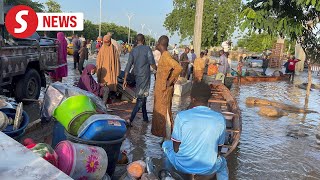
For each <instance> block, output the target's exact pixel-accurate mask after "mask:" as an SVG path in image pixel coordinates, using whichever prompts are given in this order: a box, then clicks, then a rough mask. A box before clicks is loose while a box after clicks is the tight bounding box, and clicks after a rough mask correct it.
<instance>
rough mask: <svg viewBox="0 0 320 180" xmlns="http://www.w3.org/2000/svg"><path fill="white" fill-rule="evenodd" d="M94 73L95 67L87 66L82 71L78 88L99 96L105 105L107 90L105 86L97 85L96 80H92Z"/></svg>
mask: <svg viewBox="0 0 320 180" xmlns="http://www.w3.org/2000/svg"><path fill="white" fill-rule="evenodd" d="M96 71H97V68H96V66H95V65H93V64H88V65H87V66H86V68H84V70H83V71H82V74H81V77H80V80H79V83H78V87H79V88H80V89H83V90H86V91H89V92H91V93H93V94H95V95H96V96H99V97H100V98H102V99H103V102H104V103H105V104H107V101H108V95H109V88H108V87H107V86H106V84H98V83H97V82H96V80H94V79H93V77H92V75H94V74H95V73H96Z"/></svg>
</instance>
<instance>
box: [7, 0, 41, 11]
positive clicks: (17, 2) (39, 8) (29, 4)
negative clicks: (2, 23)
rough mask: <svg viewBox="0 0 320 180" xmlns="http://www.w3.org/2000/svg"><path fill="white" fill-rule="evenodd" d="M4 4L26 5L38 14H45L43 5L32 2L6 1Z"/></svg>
mask: <svg viewBox="0 0 320 180" xmlns="http://www.w3.org/2000/svg"><path fill="white" fill-rule="evenodd" d="M4 4H6V5H13V6H16V5H26V6H29V7H31V8H32V9H34V10H35V11H36V12H43V11H44V6H43V4H42V3H39V2H37V1H32V0H4Z"/></svg>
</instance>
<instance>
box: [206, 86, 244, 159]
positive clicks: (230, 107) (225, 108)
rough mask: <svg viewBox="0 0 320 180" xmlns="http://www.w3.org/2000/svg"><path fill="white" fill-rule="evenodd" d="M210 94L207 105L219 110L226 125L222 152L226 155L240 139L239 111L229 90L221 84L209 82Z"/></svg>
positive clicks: (240, 123) (240, 122)
mask: <svg viewBox="0 0 320 180" xmlns="http://www.w3.org/2000/svg"><path fill="white" fill-rule="evenodd" d="M210 87H211V93H212V96H211V98H210V99H209V102H208V106H209V107H210V108H211V109H212V110H215V111H218V112H221V113H222V114H223V115H224V117H225V119H226V125H227V132H226V138H225V143H224V145H223V147H222V154H223V155H224V156H225V157H227V156H228V155H230V153H231V152H233V151H234V150H235V149H236V147H237V145H238V144H239V141H240V136H241V131H242V121H241V116H240V115H241V112H240V108H239V106H238V103H237V100H236V99H235V98H234V97H233V96H232V94H231V92H230V90H229V89H228V88H227V87H226V86H225V85H223V84H211V85H210Z"/></svg>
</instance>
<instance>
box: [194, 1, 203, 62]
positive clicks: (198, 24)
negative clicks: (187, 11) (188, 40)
mask: <svg viewBox="0 0 320 180" xmlns="http://www.w3.org/2000/svg"><path fill="white" fill-rule="evenodd" d="M203 6H204V0H197V6H196V17H195V23H194V36H193V47H194V52H195V53H196V55H197V57H200V51H201V38H202V19H203Z"/></svg>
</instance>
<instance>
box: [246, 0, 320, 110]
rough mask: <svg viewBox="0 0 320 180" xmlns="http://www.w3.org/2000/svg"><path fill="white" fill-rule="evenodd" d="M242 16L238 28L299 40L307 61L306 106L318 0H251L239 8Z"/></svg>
mask: <svg viewBox="0 0 320 180" xmlns="http://www.w3.org/2000/svg"><path fill="white" fill-rule="evenodd" d="M242 17H243V18H244V21H243V23H242V29H244V28H247V29H249V31H251V32H255V31H258V32H267V33H268V34H270V35H274V36H282V37H287V38H290V39H291V40H292V41H298V42H299V43H300V44H301V46H302V48H303V50H304V52H305V53H306V60H307V62H308V86H307V93H306V100H305V108H307V107H308V102H309V95H310V89H311V84H312V74H311V64H313V63H319V61H320V45H319V39H318V36H317V34H319V33H320V31H319V29H317V28H316V24H318V23H319V17H320V0H283V1H279V0H268V1H261V0H251V1H249V2H248V3H247V4H246V6H245V8H244V9H243V11H242Z"/></svg>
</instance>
